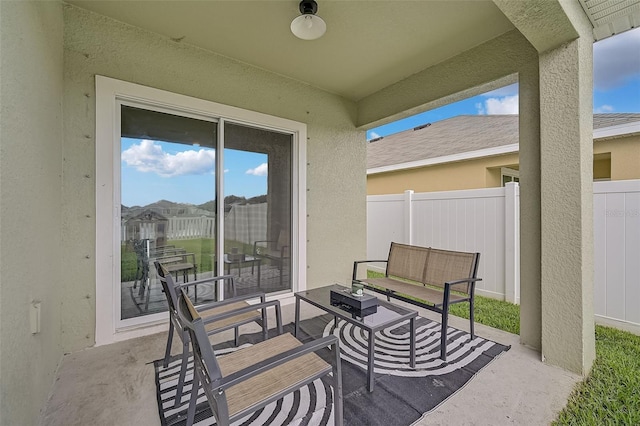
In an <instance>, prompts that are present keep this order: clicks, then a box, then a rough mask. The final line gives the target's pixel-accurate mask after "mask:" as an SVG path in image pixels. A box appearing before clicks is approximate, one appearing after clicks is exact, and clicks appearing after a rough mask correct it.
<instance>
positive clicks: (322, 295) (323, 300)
mask: <svg viewBox="0 0 640 426" xmlns="http://www.w3.org/2000/svg"><path fill="white" fill-rule="evenodd" d="M346 289H347V288H346V287H344V286H341V285H338V284H334V285H330V286H327V287H320V288H316V289H312V290H306V291H301V292H298V293H295V298H296V318H295V330H294V334H295V335H296V336H297V335H298V331H299V324H300V300H304V301H305V302H307V303H309V304H311V305H313V306H315V307H316V308H319V309H322V310H323V311H325V312H327V313H329V314H331V315H333V317H334V320H335V322H336V324H337V322H338V318H341V319H343V320H345V321H347V322H349V323H351V324H353V325H355V326H356V327H360V328H361V329H363V330H366V331H367V332H368V333H369V337H368V346H369V347H368V352H367V355H368V357H367V389H368V390H369V392H373V387H374V354H375V352H374V350H375V339H376V338H375V335H376V332H378V331H380V330H383V329H385V328H387V327H389V326H391V325H394V324H398V323H401V322H403V321H407V320H408V321H409V333H410V337H409V339H410V345H409V351H410V352H409V358H410V365H411V368H415V367H416V338H415V337H416V326H415V319H416V317H417V316H418V312H417V311H413V310H410V309H407V308H405V307H402V306H398V305H395V304H393V303H391V302H387V301H385V300H379V301H378V306H382V307H385V308H387V309H389V310H391V311H394V312H396V313H397V314H398V316H397V317H396V318H393V319H391V320H388V321H384V322H381V323H380V324H376V325H375V326H372V325H369V324H367V323H366V322H364V321H363V318H360V317H356V316H354V315H353V314H352V313H350V312H347V311H345V310H343V309H341V308H340V307H338V306H333V305H331V301H330V291H331V290H339V291H344V290H346ZM374 315H375V314H374Z"/></svg>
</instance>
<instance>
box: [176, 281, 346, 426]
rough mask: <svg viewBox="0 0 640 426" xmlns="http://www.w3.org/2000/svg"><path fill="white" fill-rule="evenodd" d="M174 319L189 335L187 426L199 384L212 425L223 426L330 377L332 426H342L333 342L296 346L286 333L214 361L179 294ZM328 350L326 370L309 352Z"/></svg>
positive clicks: (204, 336) (334, 339) (336, 347)
mask: <svg viewBox="0 0 640 426" xmlns="http://www.w3.org/2000/svg"><path fill="white" fill-rule="evenodd" d="M178 315H179V317H180V319H181V321H182V323H183V324H185V326H186V327H187V329H188V330H189V335H190V336H191V345H192V347H193V357H194V375H193V387H192V389H191V398H190V401H189V409H188V411H187V413H188V414H187V426H191V425H192V424H193V419H194V416H195V408H196V401H197V399H198V389H199V384H202V388H203V390H204V393H205V395H206V397H207V401H208V403H209V406H210V407H211V411H212V413H213V415H214V416H215V418H216V422H217V423H216V424H217V425H219V426H227V425H229V424H230V423H231V422H232V421H234V420H237V419H240V418H242V417H244V416H246V415H249V414H251V413H253V412H255V411H256V410H258V409H260V408H262V407H264V406H265V405H267V404H269V403H271V402H274V401H277V400H278V399H280V398H282V397H284V396H285V395H287V394H289V393H291V392H294V391H295V390H297V389H300V388H301V387H303V386H305V385H307V384H309V383H311V382H313V381H314V380H316V379H318V378H321V377H324V376H326V375H328V374H332V376H333V377H332V378H333V380H332V382H333V401H334V421H335V425H338V426H342V425H343V418H342V372H341V368H340V347H339V343H338V338H337V337H336V336H333V335H331V336H326V337H323V338H320V339H317V340H314V341H312V342H310V343H307V344H304V345H303V344H302V343H301V342H300V341H299V340H297V339H296V338H295V337H293V336H292V335H291V334H290V333H286V334H281V335H279V336H277V337H274V338H271V339H269V340H265V341H264V342H260V343H257V344H255V345H253V346H249V347H246V348H243V349H239V350H237V351H235V352H233V353H230V354H228V355H225V356H220V357H218V356H216V354H215V352H214V350H213V348H212V347H211V345H210V344H209V340H208V339H207V334H206V331H205V327H204V321H203V319H202V318H201V317H200V315H199V313H198V311H197V310H196V309H195V308H194V307H193V304H192V303H191V301H190V300H189V298H188V296H187V294H186V293H185V292H184V290H182V291H181V296H180V301H179V304H178ZM328 346H332V347H333V348H332V357H331V358H332V364H329V363H328V362H326V361H324V360H323V359H322V358H320V356H318V355H317V354H316V353H315V352H317V351H319V350H321V349H324V348H326V347H328Z"/></svg>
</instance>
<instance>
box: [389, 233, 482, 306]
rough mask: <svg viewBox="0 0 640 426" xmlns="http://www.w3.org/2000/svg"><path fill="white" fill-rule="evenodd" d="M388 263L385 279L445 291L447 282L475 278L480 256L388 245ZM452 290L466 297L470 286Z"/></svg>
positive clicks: (429, 248)
mask: <svg viewBox="0 0 640 426" xmlns="http://www.w3.org/2000/svg"><path fill="white" fill-rule="evenodd" d="M388 260H389V262H388V263H387V276H395V277H399V278H405V279H408V280H411V281H417V282H419V283H422V284H428V285H431V286H436V287H444V283H445V282H447V281H453V280H460V279H464V278H476V277H477V273H478V262H479V260H480V253H469V252H460V251H452V250H441V249H434V248H431V247H420V246H414V245H408V244H400V243H391V248H390V250H389V259H388ZM455 289H456V290H457V291H462V292H465V293H467V294H469V292H470V285H469V284H466V285H464V284H462V285H459V286H456V287H455Z"/></svg>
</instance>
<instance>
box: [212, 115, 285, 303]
mask: <svg viewBox="0 0 640 426" xmlns="http://www.w3.org/2000/svg"><path fill="white" fill-rule="evenodd" d="M292 139H293V137H292V135H291V134H283V133H279V132H275V131H271V130H265V129H259V128H254V127H249V126H243V125H239V124H232V123H229V122H226V123H225V124H224V147H225V149H224V193H225V197H224V238H225V241H224V265H225V271H224V272H225V273H229V274H231V275H233V276H234V280H235V283H236V288H237V292H238V294H245V293H251V292H255V291H256V290H259V291H264V292H266V293H277V292H281V291H289V290H291V289H292V280H291V276H292V273H291V271H292V262H291V259H292V253H295V251H294V250H292V247H291V244H292V238H291V235H292V233H291V219H292V211H291V204H292V203H291V196H292V195H291V194H292V183H291V182H292V155H293V149H292V147H293V140H292Z"/></svg>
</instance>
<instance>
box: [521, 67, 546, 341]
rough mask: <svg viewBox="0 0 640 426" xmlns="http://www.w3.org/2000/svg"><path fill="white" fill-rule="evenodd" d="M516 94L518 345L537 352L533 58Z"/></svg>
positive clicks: (538, 310)
mask: <svg viewBox="0 0 640 426" xmlns="http://www.w3.org/2000/svg"><path fill="white" fill-rule="evenodd" d="M532 62H533V61H532ZM519 91H520V94H519V108H520V114H519V133H520V148H519V151H520V342H521V343H522V344H524V345H527V346H529V347H532V348H535V349H537V350H541V349H542V343H541V339H542V334H541V333H542V331H541V330H542V300H541V297H542V296H541V278H540V274H541V271H540V227H541V225H540V76H539V71H538V60H537V59H536V60H535V63H532V64H531V65H530V66H528V67H525V68H523V70H522V71H521V72H520V74H519Z"/></svg>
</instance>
